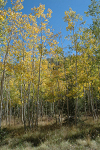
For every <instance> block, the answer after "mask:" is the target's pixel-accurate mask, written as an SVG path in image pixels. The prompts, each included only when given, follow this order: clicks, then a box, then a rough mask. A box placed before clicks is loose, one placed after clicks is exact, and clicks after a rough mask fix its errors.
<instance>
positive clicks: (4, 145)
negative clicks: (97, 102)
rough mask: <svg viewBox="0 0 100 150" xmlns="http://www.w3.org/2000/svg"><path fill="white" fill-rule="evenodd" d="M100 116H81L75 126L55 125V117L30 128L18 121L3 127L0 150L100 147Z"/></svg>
mask: <svg viewBox="0 0 100 150" xmlns="http://www.w3.org/2000/svg"><path fill="white" fill-rule="evenodd" d="M99 149H100V119H99V120H98V121H97V120H93V119H92V117H88V119H85V117H82V119H81V120H80V121H79V122H78V124H77V126H75V125H69V126H68V125H62V126H60V125H56V123H55V122H54V121H53V120H51V121H50V120H49V121H48V120H44V121H42V122H39V127H38V130H28V129H27V131H26V132H25V131H24V127H23V126H22V125H21V124H20V123H19V124H18V123H16V124H15V126H14V125H12V126H11V127H8V126H5V125H4V126H3V127H2V130H1V133H0V150H99Z"/></svg>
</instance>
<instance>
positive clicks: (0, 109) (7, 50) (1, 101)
mask: <svg viewBox="0 0 100 150" xmlns="http://www.w3.org/2000/svg"><path fill="white" fill-rule="evenodd" d="M10 41H11V35H10V39H9V41H8V45H7V49H6V54H5V57H4V63H3V65H4V69H3V72H2V76H1V92H0V129H1V120H2V103H3V86H4V78H5V69H6V60H7V56H8V52H9V45H10Z"/></svg>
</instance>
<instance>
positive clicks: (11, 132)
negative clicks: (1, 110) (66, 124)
mask: <svg viewBox="0 0 100 150" xmlns="http://www.w3.org/2000/svg"><path fill="white" fill-rule="evenodd" d="M58 128H60V126H59V125H56V124H55V123H54V124H51V125H45V126H39V127H38V129H37V130H35V128H34V130H32V131H31V132H30V131H28V128H27V131H25V130H24V127H18V128H3V129H2V135H1V139H2V140H1V143H0V146H3V145H8V144H9V139H10V140H11V143H10V144H9V147H10V148H15V147H16V146H20V145H23V144H24V142H28V143H31V145H32V146H35V147H36V146H39V145H40V144H41V142H44V141H45V140H46V139H45V137H47V136H46V134H47V132H49V131H53V130H56V129H58ZM32 132H33V133H32ZM29 133H31V134H29Z"/></svg>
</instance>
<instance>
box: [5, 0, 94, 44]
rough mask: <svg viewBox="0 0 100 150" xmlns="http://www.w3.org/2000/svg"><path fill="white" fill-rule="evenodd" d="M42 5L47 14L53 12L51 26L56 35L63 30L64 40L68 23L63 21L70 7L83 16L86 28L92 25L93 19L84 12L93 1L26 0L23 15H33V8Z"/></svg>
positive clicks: (8, 4)
mask: <svg viewBox="0 0 100 150" xmlns="http://www.w3.org/2000/svg"><path fill="white" fill-rule="evenodd" d="M40 3H41V4H45V8H46V10H45V13H46V12H47V9H48V8H50V9H51V10H52V11H53V13H52V18H51V19H50V20H49V24H50V26H52V28H53V29H54V30H55V33H57V32H59V31H60V30H61V32H62V35H63V39H64V37H65V36H66V35H67V32H66V23H65V22H64V21H63V17H64V12H65V11H68V10H69V7H71V8H72V10H73V11H76V13H77V14H80V15H82V16H83V20H84V21H86V26H88V24H91V23H92V20H91V18H90V17H86V16H85V14H84V11H87V10H88V5H90V4H91V0H24V2H23V5H24V9H23V10H22V12H23V14H24V13H25V14H29V13H31V8H33V7H34V6H36V7H38V6H39V4H40ZM9 6H10V0H8V3H7V5H6V7H9ZM65 43H66V41H65ZM64 45H66V44H64Z"/></svg>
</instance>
